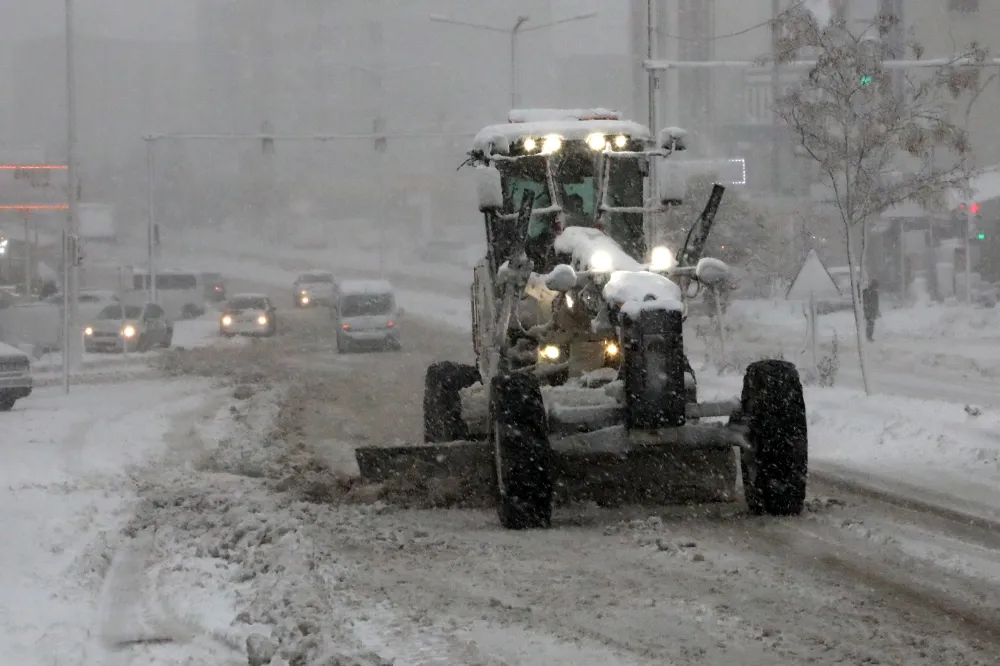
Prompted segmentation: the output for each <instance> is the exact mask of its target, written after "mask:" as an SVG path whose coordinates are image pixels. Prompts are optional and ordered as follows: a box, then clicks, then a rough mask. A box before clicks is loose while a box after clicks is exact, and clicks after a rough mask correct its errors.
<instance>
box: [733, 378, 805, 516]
mask: <svg viewBox="0 0 1000 666" xmlns="http://www.w3.org/2000/svg"><path fill="white" fill-rule="evenodd" d="M741 402H742V412H743V419H744V420H745V421H744V422H745V425H746V426H747V428H748V434H747V436H748V439H749V442H750V444H751V446H752V447H753V448H754V452H752V453H751V452H744V453H743V455H742V456H741V466H742V471H743V486H744V489H745V493H746V500H747V506H748V507H749V508H750V510H751V511H752V512H753V513H757V514H766V515H771V516H791V515H798V514H800V513H801V512H802V509H803V508H804V505H805V498H806V484H807V481H808V473H809V472H808V468H809V445H808V421H807V418H806V406H805V398H804V395H803V390H802V380H801V379H800V377H799V373H798V370H797V369H796V368H795V365H794V364H792V363H789V362H787V361H779V360H764V361H757V362H755V363H752V364H750V366H749V367H747V371H746V375H745V376H744V378H743V395H742V397H741Z"/></svg>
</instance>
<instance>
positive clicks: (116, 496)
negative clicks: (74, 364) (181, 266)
mask: <svg viewBox="0 0 1000 666" xmlns="http://www.w3.org/2000/svg"><path fill="white" fill-rule="evenodd" d="M219 399H220V392H219V390H218V389H212V388H211V387H210V384H209V383H208V382H206V381H201V380H184V381H169V382H161V381H157V382H132V383H127V384H120V385H108V386H102V387H100V388H99V389H96V390H91V389H76V390H74V391H72V392H71V393H70V394H69V395H65V394H63V393H62V392H61V391H60V390H58V389H38V390H37V391H36V392H35V393H34V394H33V395H32V396H31V397H30V398H29V399H26V400H23V401H21V402H19V403H18V404H17V406H16V407H15V409H14V411H12V412H10V413H8V414H4V415H3V419H2V422H3V433H4V434H3V452H2V454H3V457H4V464H3V465H2V466H0V480H2V484H3V487H4V488H5V492H4V494H3V496H2V498H0V516H3V518H2V522H3V526H4V534H5V535H6V545H5V546H4V548H2V549H0V654H2V655H3V662H4V663H8V664H60V665H65V666H77V665H81V666H82V665H84V664H98V663H110V662H108V661H107V660H106V659H105V658H104V657H102V656H101V655H102V654H103V650H104V648H103V647H102V645H101V635H102V631H103V630H104V629H105V628H106V627H102V626H101V623H100V621H99V616H98V610H99V605H100V602H99V599H100V591H101V586H102V581H103V579H104V576H105V573H106V571H107V570H108V567H109V563H110V561H111V559H112V557H113V555H114V552H115V549H116V547H117V545H118V543H119V540H120V529H121V528H122V526H123V524H124V522H125V521H127V520H128V518H129V517H130V515H131V512H132V510H133V509H134V506H133V500H134V499H135V497H136V488H137V484H141V483H142V481H141V475H140V474H138V471H139V470H141V469H143V468H145V467H147V466H149V465H153V464H155V463H156V462H157V461H158V460H159V459H160V458H161V457H163V456H164V455H165V454H167V453H168V452H169V449H170V444H169V439H170V437H171V436H172V435H177V428H179V427H181V426H180V424H182V423H184V422H186V421H188V420H190V419H192V418H193V417H194V416H195V415H197V414H198V413H199V412H201V411H202V410H204V409H205V408H206V405H212V404H214V403H216V402H218V400H219Z"/></svg>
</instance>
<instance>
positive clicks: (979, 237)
mask: <svg viewBox="0 0 1000 666" xmlns="http://www.w3.org/2000/svg"><path fill="white" fill-rule="evenodd" d="M976 238H978V239H979V240H986V234H979V235H978V236H976Z"/></svg>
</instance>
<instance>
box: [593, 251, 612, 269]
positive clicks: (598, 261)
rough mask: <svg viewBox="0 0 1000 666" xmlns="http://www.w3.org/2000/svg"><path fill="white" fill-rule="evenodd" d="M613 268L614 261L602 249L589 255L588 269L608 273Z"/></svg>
mask: <svg viewBox="0 0 1000 666" xmlns="http://www.w3.org/2000/svg"><path fill="white" fill-rule="evenodd" d="M612 268H614V261H613V260H612V259H611V255H610V254H608V253H607V252H605V251H604V250H598V251H597V252H595V253H594V254H592V255H590V270H592V271H595V272H597V273H609V272H611V269H612Z"/></svg>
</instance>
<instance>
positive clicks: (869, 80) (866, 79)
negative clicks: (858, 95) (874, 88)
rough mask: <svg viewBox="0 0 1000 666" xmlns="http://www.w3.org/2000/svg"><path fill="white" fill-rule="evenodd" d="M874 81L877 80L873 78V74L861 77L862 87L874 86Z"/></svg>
mask: <svg viewBox="0 0 1000 666" xmlns="http://www.w3.org/2000/svg"><path fill="white" fill-rule="evenodd" d="M874 80H875V77H873V76H872V75H871V74H862V75H861V85H862V86H870V85H871V84H872V81H874Z"/></svg>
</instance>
